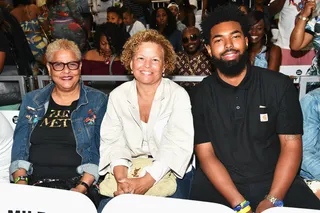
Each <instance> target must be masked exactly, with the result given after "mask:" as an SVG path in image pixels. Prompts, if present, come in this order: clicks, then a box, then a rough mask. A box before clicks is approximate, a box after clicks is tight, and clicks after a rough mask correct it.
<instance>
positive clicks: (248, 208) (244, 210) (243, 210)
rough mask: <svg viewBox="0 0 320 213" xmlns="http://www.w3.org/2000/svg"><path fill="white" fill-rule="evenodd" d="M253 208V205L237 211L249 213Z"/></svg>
mask: <svg viewBox="0 0 320 213" xmlns="http://www.w3.org/2000/svg"><path fill="white" fill-rule="evenodd" d="M250 210H251V206H247V207H245V208H243V209H241V210H240V211H238V212H237V213H247V212H249V211H250Z"/></svg>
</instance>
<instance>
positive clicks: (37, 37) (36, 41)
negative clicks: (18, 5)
mask: <svg viewBox="0 0 320 213" xmlns="http://www.w3.org/2000/svg"><path fill="white" fill-rule="evenodd" d="M20 25H21V28H22V30H23V32H24V33H25V36H26V38H27V41H28V44H29V47H30V49H31V51H32V54H33V55H34V57H35V58H36V60H37V61H39V62H42V57H43V55H44V53H45V52H46V48H47V43H46V42H45V41H44V39H43V37H42V33H41V29H40V23H39V18H36V19H32V20H29V21H23V22H20Z"/></svg>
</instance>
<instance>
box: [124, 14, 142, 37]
mask: <svg viewBox="0 0 320 213" xmlns="http://www.w3.org/2000/svg"><path fill="white" fill-rule="evenodd" d="M122 14H123V23H124V24H125V26H126V31H127V32H128V33H129V34H130V36H133V35H134V34H136V33H137V32H140V31H144V30H146V27H145V26H144V25H143V24H142V22H140V21H138V20H137V19H136V18H135V17H134V14H133V13H132V10H131V9H130V8H124V10H123V13H122Z"/></svg>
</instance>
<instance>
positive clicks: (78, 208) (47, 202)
mask: <svg viewBox="0 0 320 213" xmlns="http://www.w3.org/2000/svg"><path fill="white" fill-rule="evenodd" d="M0 192H1V193H0V203H1V205H0V212H42V213H97V210H96V208H95V206H94V204H93V203H92V202H91V200H90V199H89V198H87V197H86V196H85V195H83V194H81V193H79V192H73V191H68V190H59V189H50V188H45V187H36V186H28V185H19V184H10V183H0Z"/></svg>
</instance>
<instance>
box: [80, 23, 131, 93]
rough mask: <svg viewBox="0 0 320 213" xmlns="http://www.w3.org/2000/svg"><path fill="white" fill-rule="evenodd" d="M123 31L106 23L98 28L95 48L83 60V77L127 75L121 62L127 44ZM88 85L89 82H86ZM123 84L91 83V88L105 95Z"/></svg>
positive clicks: (110, 82)
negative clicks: (124, 46) (122, 52)
mask: <svg viewBox="0 0 320 213" xmlns="http://www.w3.org/2000/svg"><path fill="white" fill-rule="evenodd" d="M121 35H123V32H122V31H121V29H120V28H119V27H118V26H117V25H116V24H113V23H105V24H102V25H100V26H99V27H98V29H97V32H96V33H95V46H96V47H97V49H94V50H90V51H88V52H87V53H86V55H85V56H84V59H83V60H82V69H81V73H82V75H126V74H127V70H126V68H125V67H124V66H123V65H122V63H121V61H120V54H121V51H122V47H123V45H124V43H125V38H124V36H121ZM85 83H87V82H85ZM121 83H122V82H114V81H107V82H106V81H105V82H95V81H90V82H89V83H88V85H89V86H92V87H94V88H97V89H99V90H101V91H103V92H105V93H107V94H108V93H110V91H112V90H113V89H114V88H115V87H116V86H118V85H120V84H121Z"/></svg>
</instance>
